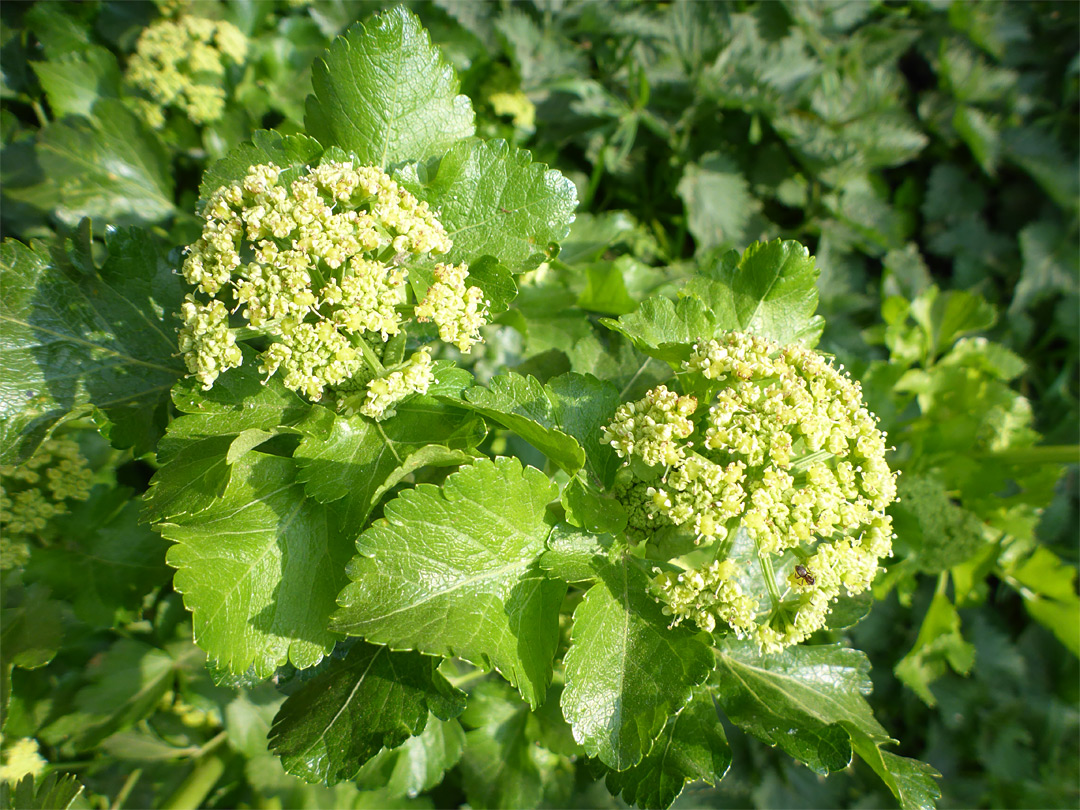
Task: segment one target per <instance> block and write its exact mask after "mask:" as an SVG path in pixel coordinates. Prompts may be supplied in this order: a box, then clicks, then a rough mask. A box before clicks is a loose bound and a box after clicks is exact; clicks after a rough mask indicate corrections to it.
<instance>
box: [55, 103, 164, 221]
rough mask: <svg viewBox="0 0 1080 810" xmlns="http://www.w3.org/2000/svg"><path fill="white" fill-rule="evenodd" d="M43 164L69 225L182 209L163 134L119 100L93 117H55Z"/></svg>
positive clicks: (98, 107)
mask: <svg viewBox="0 0 1080 810" xmlns="http://www.w3.org/2000/svg"><path fill="white" fill-rule="evenodd" d="M36 151H37V156H38V160H39V161H40V163H41V168H42V169H43V170H44V172H45V175H46V176H47V177H48V178H49V179H50V182H53V183H55V184H56V185H57V186H58V188H59V192H60V200H61V203H60V206H59V207H58V208H57V209H56V211H55V214H56V216H57V217H58V218H59V219H60V220H61V221H62V222H64V223H66V224H68V225H75V224H76V223H78V221H79V220H80V219H82V218H83V217H91V218H92V219H93V220H94V226H95V227H97V228H103V227H105V225H107V224H108V225H120V226H125V225H138V224H150V223H155V222H160V221H161V220H163V219H167V218H168V217H170V216H172V215H173V214H174V213H175V211H176V206H175V205H174V204H173V175H172V167H171V165H170V161H169V154H168V152H167V151H166V150H165V148H164V146H162V144H161V142H160V140H159V139H158V137H157V135H156V134H155V133H154V131H153V130H152V129H150V128H149V127H148V126H147V125H146V124H145V123H143V121H141V120H140V119H139V118H138V116H136V115H135V114H134V113H133V112H131V111H130V110H128V108H127V107H125V106H124V104H123V103H122V102H120V101H119V100H117V99H110V98H106V99H101V100H100V101H98V102H97V104H95V105H94V115H93V117H92V118H67V119H64V120H63V121H54V122H53V123H51V124H49V125H48V126H46V127H45V128H44V129H42V130H41V133H40V134H39V136H38V144H37V150H36Z"/></svg>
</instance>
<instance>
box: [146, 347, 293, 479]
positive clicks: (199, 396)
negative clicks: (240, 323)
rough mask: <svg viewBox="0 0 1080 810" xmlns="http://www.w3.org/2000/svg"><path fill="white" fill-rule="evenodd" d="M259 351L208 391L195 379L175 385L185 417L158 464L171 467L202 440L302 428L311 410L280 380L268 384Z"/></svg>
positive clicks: (172, 427) (165, 442)
mask: <svg viewBox="0 0 1080 810" xmlns="http://www.w3.org/2000/svg"><path fill="white" fill-rule="evenodd" d="M256 365H257V364H256V362H255V360H254V352H252V351H250V350H249V349H244V364H243V365H242V366H240V367H239V368H233V369H229V370H228V371H226V372H225V373H224V374H222V375H221V376H220V377H218V379H217V380H216V381H215V382H214V387H213V388H211V389H210V390H209V391H203V390H202V383H200V382H199V380H198V379H197V378H195V377H185V378H183V379H181V380H180V381H179V382H177V383H176V385H175V386H173V390H172V400H173V404H174V405H175V406H176V408H177V410H179V411H180V412H181V413H182V414H184V415H183V416H181V417H179V418H178V419H174V420H173V421H172V422H171V423H170V424H169V429H168V432H167V433H166V434H165V437H164V438H163V439H162V440H161V442H160V444H159V445H158V461H159V462H161V463H167V462H170V461H172V460H173V458H175V457H176V455H177V454H178V453H179V452H180V451H181V450H183V449H184V448H186V447H189V446H191V445H193V444H195V443H197V442H199V441H202V440H203V439H209V438H215V437H228V438H229V439H230V442H231V439H232V437H235V436H239V435H240V434H242V433H244V431H247V430H259V431H268V432H273V431H275V430H276V429H278V428H281V427H287V426H292V425H295V424H297V423H298V422H299V421H300V420H301V419H303V418H304V417H305V416H307V414H308V412H309V411H310V410H311V405H309V404H308V403H307V402H305V401H304V400H303V399H302V398H301V397H300V396H299V395H298V394H297V393H296V392H294V391H290V390H289V389H288V388H286V387H285V386H284V385H283V384H282V382H281V378H280V376H277V375H275V376H273V377H271V378H270V379H269V380H266V382H265V383H264V382H263V375H261V374H260V373H259V371H258V368H257V367H256Z"/></svg>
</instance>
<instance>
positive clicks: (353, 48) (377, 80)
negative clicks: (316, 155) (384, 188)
mask: <svg viewBox="0 0 1080 810" xmlns="http://www.w3.org/2000/svg"><path fill="white" fill-rule="evenodd" d="M311 80H312V86H313V87H314V90H315V93H314V95H312V96H309V97H308V101H307V115H306V118H305V123H306V125H307V131H308V132H310V133H311V134H312V135H314V136H315V137H316V138H317V139H318V140H319V141H320V142H322V144H323V145H324V146H339V147H341V148H342V149H344V150H345V151H347V152H353V153H354V154H356V156H357V157H358V158H359V159H360V160H361V162H363V163H366V164H369V165H375V166H379V167H381V168H386V167H388V166H392V165H394V164H398V163H402V162H404V161H408V160H419V159H421V158H425V157H428V156H430V155H438V154H441V153H442V152H444V151H445V150H446V149H447V148H448V147H449V146H450V145H451V144H453V143H454V141H457V140H459V139H460V138H467V137H469V136H470V135H472V134H473V132H474V131H475V128H474V126H473V111H472V105H471V104H470V102H469V99H468V98H466V97H465V96H462V95H458V80H457V77H456V76H455V75H454V71H453V68H452V67H451V66H450V65H449V64H448V63H447V62H446V60H445V59H444V57H443V55H442V54H441V53H440V52H439V50H438V49H437V48H436V47H435V46H434V45H432V44H431V39H430V37H429V36H428V33H427V31H425V30H424V28H423V27H422V26H421V25H420V20H419V19H417V17H416V15H415V14H413V13H412V12H411V11H409V10H407V9H405V8H403V7H400V6H399V7H396V8H392V9H389V10H387V11H385V12H383V13H381V14H379V15H378V16H376V17H373V18H372V19H370V20H369V21H368V22H367V23H366V24H363V25H356V26H353V27H352V28H350V29H349V31H348V32H347V33H346V34H345V36H344V37H339V38H338V39H336V40H335V41H334V42H333V44H331V46H330V48H329V50H327V52H326V55H325V56H324V57H323V58H322V59H320V60H316V62H315V65H314V67H313V68H312V77H311ZM444 224H445V221H444Z"/></svg>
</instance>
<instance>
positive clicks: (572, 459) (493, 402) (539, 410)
mask: <svg viewBox="0 0 1080 810" xmlns="http://www.w3.org/2000/svg"><path fill="white" fill-rule="evenodd" d="M461 404H462V405H463V406H464V407H466V408H470V409H471V410H474V411H476V412H477V413H479V414H481V415H483V416H484V417H486V418H488V419H490V420H491V421H493V422H495V423H496V424H499V425H502V426H503V427H505V428H506V429H508V430H512V431H514V433H516V434H517V435H518V436H520V437H521V438H523V439H524V440H525V441H527V442H528V443H529V444H531V445H532V446H533V447H535V448H536V449H537V450H539V451H540V452H541V453H543V454H544V455H545V456H547V457H548V458H550V459H551V460H552V461H554V462H555V463H556V464H558V465H559V466H560V467H562V468H563V469H564V470H566V471H567V472H568V473H571V474H573V473H575V472H577V471H578V470H580V469H581V468H582V467H583V466H584V464H585V451H584V450H583V449H582V448H581V445H580V444H578V442H577V440H576V439H574V437H573V436H570V435H568V434H567V433H566V432H564V431H563V430H561V429H560V419H559V413H558V411H557V410H556V406H555V403H554V402H552V400H551V397H550V396H549V394H548V391H547V389H546V388H545V387H544V385H542V384H541V383H540V381H539V380H537V379H536V378H535V377H531V376H530V377H523V376H522V375H520V374H516V373H515V372H513V371H510V372H507V373H506V374H500V375H499V376H498V377H493V378H492V379H491V382H489V383H488V387H487V388H484V387H482V386H476V387H474V388H470V389H468V390H467V391H466V392H465V401H464V402H462V403H461Z"/></svg>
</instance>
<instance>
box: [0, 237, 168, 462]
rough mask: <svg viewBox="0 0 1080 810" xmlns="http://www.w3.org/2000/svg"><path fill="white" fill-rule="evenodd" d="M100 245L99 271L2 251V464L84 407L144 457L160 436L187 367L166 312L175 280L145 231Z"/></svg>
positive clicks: (13, 247) (34, 253)
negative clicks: (104, 251)
mask: <svg viewBox="0 0 1080 810" xmlns="http://www.w3.org/2000/svg"><path fill="white" fill-rule="evenodd" d="M86 239H87V242H86V248H87V250H88V249H89V236H88V234H87V236H86ZM106 244H107V246H108V249H109V258H108V259H107V260H106V261H105V264H104V265H103V266H102V267H101V269H100V270H98V269H96V268H94V267H93V265H92V264H90V263H89V262H86V263H83V264H82V265H81V266H80V267H76V266H75V265H74V264H71V263H68V264H67V266H65V267H61V266H58V263H57V259H56V258H55V257H50V256H49V255H48V254H47V253H46V252H45V250H44V249H43V247H42V246H40V245H35V246H34V248H29V247H26V246H25V245H22V244H20V243H18V242H15V241H11V240H9V241H7V242H5V243H4V244H3V246H2V247H0V284H2V286H3V288H4V295H3V301H2V303H0V349H2V351H0V447H2V458H3V460H4V461H5V462H12V461H21V460H23V459H25V458H28V457H29V456H30V455H32V454H33V451H34V449H36V447H37V445H38V444H40V442H41V441H42V440H43V439H44V438H45V437H46V436H47V435H48V432H49V431H50V430H51V429H52V427H53V426H54V425H55V424H56V423H57V422H59V421H60V420H62V419H64V418H65V417H67V416H68V415H69V414H71V413H72V412H75V411H78V410H79V409H82V408H84V407H86V406H90V405H92V406H94V407H96V408H99V409H100V410H101V411H103V412H104V414H105V415H106V416H107V417H108V418H109V419H110V420H111V421H112V422H113V423H114V428H113V430H111V431H110V438H111V440H112V442H113V444H115V445H117V446H122V447H123V446H132V445H134V446H135V452H136V454H141V453H145V452H147V451H149V450H150V449H152V447H153V444H154V443H155V442H156V441H157V438H158V436H159V435H160V432H159V428H158V427H157V425H158V421H159V417H160V413H159V411H160V410H163V409H164V407H165V406H166V404H167V402H168V391H169V388H170V387H171V386H172V384H173V383H174V382H175V381H176V379H177V378H178V377H179V376H180V375H181V374H182V373H183V372H184V368H183V366H182V364H180V363H179V361H178V360H177V358H176V357H174V355H175V354H176V351H177V349H176V345H177V344H176V333H175V323H174V321H173V317H172V313H174V312H176V311H178V310H179V306H180V302H181V299H182V290H181V284H180V280H179V277H178V276H176V275H175V274H174V273H173V267H172V265H171V263H170V262H169V261H168V260H167V259H166V257H165V255H164V254H163V252H162V250H161V248H160V246H159V245H158V244H157V243H156V242H155V241H154V239H153V237H152V236H151V235H150V234H148V233H145V232H139V231H131V232H118V233H114V234H112V235H111V237H110V238H109V239H107V241H106Z"/></svg>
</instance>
